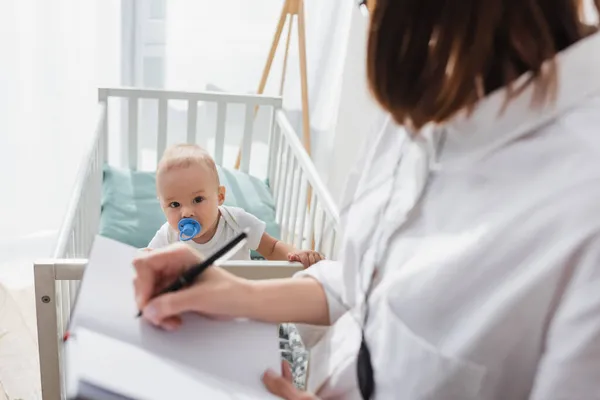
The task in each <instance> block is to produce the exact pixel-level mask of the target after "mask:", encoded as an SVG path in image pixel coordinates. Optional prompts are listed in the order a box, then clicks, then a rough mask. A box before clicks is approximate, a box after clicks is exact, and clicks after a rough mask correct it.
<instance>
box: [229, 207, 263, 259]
mask: <svg viewBox="0 0 600 400" xmlns="http://www.w3.org/2000/svg"><path fill="white" fill-rule="evenodd" d="M227 211H229V212H230V213H231V215H232V216H233V218H235V220H236V222H237V223H238V224H239V226H240V228H241V229H246V228H248V229H249V232H248V247H250V249H251V250H256V249H257V248H258V245H259V244H260V240H261V239H262V236H263V233H265V228H266V226H267V224H266V223H264V222H263V221H261V220H260V219H258V218H256V217H255V216H254V215H252V214H250V213H248V212H246V211H244V210H243V209H241V208H238V207H227Z"/></svg>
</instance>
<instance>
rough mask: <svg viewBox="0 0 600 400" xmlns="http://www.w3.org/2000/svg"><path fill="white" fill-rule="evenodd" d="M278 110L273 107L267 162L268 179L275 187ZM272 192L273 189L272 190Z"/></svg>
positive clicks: (270, 184)
mask: <svg viewBox="0 0 600 400" xmlns="http://www.w3.org/2000/svg"><path fill="white" fill-rule="evenodd" d="M276 114H277V110H276V109H275V108H273V107H271V122H270V125H269V133H270V134H269V160H268V164H267V179H268V182H269V186H270V187H271V188H272V187H273V169H274V165H275V146H276V143H277V133H278V129H279V125H277V123H276V121H275V116H276ZM271 192H272V191H271Z"/></svg>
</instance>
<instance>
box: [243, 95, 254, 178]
mask: <svg viewBox="0 0 600 400" xmlns="http://www.w3.org/2000/svg"><path fill="white" fill-rule="evenodd" d="M253 132H254V110H253V107H252V106H251V105H250V104H246V118H245V122H244V137H243V138H242V162H241V166H240V169H241V170H242V172H246V173H248V171H250V152H251V151H252V134H253Z"/></svg>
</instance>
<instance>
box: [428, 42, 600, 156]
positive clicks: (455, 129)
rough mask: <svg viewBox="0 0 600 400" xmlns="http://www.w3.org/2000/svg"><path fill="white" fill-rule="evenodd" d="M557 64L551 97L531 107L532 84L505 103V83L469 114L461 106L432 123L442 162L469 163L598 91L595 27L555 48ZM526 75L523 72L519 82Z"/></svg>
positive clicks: (598, 48)
mask: <svg viewBox="0 0 600 400" xmlns="http://www.w3.org/2000/svg"><path fill="white" fill-rule="evenodd" d="M556 67H557V69H556V70H557V72H556V73H557V83H556V89H557V90H556V96H555V99H554V101H546V102H545V103H543V105H540V106H536V107H532V101H533V95H534V87H533V85H529V86H528V87H527V89H526V90H524V91H523V92H522V93H521V94H520V95H519V96H518V97H516V98H514V99H513V100H512V101H511V102H510V103H508V105H505V99H506V89H500V90H498V91H496V92H494V93H492V94H491V95H489V96H487V97H486V98H484V99H482V100H481V101H480V102H479V103H478V104H477V106H476V108H475V109H474V110H473V112H472V113H471V114H470V115H468V116H467V115H466V113H465V112H463V113H461V114H460V115H458V116H457V117H455V118H454V119H453V120H451V121H450V122H448V123H447V124H444V125H442V126H439V127H437V129H436V131H437V132H438V133H439V132H440V130H444V131H445V132H444V136H445V137H444V146H443V153H444V154H443V157H442V158H443V162H442V164H446V163H451V164H454V163H455V162H457V163H459V164H462V163H463V162H466V163H471V162H473V161H475V160H476V159H481V158H483V157H485V156H486V155H487V154H489V153H490V152H492V151H494V150H495V149H498V148H500V147H502V146H503V145H505V144H506V143H508V142H510V141H512V140H515V139H517V138H519V137H521V136H524V135H526V134H527V133H528V132H531V131H532V130H534V129H536V128H537V127H540V126H543V125H544V124H546V123H548V122H550V121H551V120H552V119H554V118H556V117H557V116H558V115H560V114H561V113H564V112H565V111H567V110H569V109H570V108H572V107H574V106H576V105H578V104H579V103H581V102H582V101H585V100H586V99H587V98H589V97H591V96H593V95H595V94H598V93H600V74H599V73H598V70H599V68H600V33H595V34H593V35H591V36H589V37H587V38H585V39H582V40H581V41H579V42H577V43H575V44H573V45H572V46H570V47H569V48H567V49H565V50H564V51H562V52H561V53H559V54H557V56H556ZM528 76H529V75H528V74H525V75H523V76H522V77H521V78H520V80H519V82H521V81H522V80H524V79H527V78H528ZM503 108H504V109H503ZM440 128H441V129H440Z"/></svg>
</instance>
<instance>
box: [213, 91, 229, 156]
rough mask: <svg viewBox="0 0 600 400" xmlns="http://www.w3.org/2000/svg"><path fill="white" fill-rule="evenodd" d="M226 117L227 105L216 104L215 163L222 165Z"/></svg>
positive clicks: (222, 103)
mask: <svg viewBox="0 0 600 400" xmlns="http://www.w3.org/2000/svg"><path fill="white" fill-rule="evenodd" d="M226 117H227V103H225V102H222V101H219V102H217V133H216V136H215V162H216V163H217V165H223V149H224V148H225V121H226Z"/></svg>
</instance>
